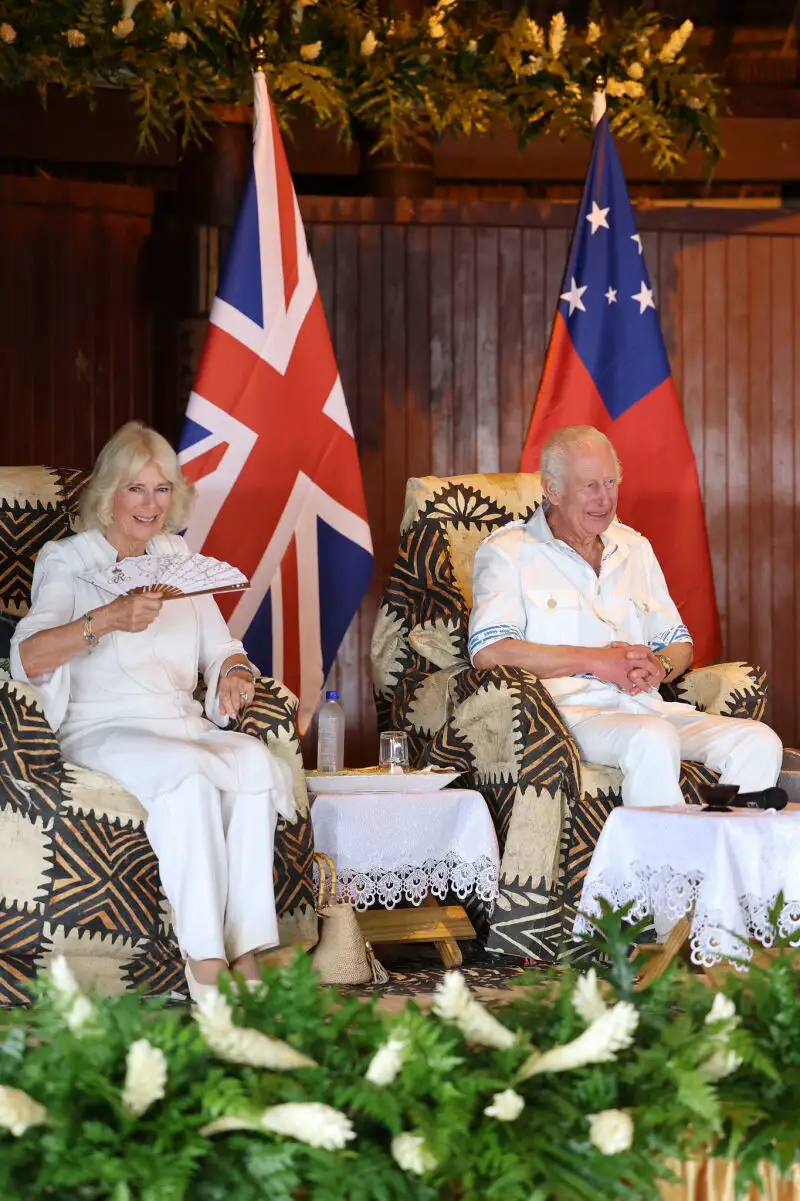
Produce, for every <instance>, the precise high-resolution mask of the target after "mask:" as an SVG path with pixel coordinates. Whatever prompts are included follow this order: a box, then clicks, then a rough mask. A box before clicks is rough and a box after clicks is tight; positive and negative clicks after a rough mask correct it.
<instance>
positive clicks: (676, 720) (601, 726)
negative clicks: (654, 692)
mask: <svg viewBox="0 0 800 1201" xmlns="http://www.w3.org/2000/svg"><path fill="white" fill-rule="evenodd" d="M626 705H627V706H629V707H630V709H631V710H634V711H632V712H628V713H626V712H624V709H625V708H626ZM665 710H666V711H665V712H662V713H659V714H658V715H656V714H654V713H642V712H641V710H637V706H636V702H635V700H633V698H630V699H629V698H628V697H625V696H622V697H620V702H619V709H617V710H615V711H604V710H600V709H597V710H594V711H592V710H590V709H588V708H584V707H580V708H578V707H576V708H575V709H573V710H572V711H570V707H569V705H564V706H563V707H561V715H562V717H563V718H564V721H565V723H566V725H567V726H568V728H569V730H570V732H571V733H572V736H573V737H574V738H575V741H576V742H577V744H578V747H579V748H580V752H581V758H582V759H584V760H585V761H586V762H588V763H603V764H605V765H607V766H608V767H618V768H619V769H620V770H621V772H622V777H623V778H622V802H623V804H624V805H638V806H642V807H645V806H652V805H679V804H681V803H682V802H683V796H682V794H681V790H680V784H679V780H680V770H681V759H691V760H694V761H695V762H697V763H703V764H705V766H706V767H709V768H711V770H712V771H715V772H719V779H720V783H721V784H738V785H739V790H740V792H756V791H758V790H759V789H762V788H769V787H771V786H772V785H773V784H775V783H776V782H777V779H778V776H779V774H780V770H781V763H782V760H783V747H782V745H781V741H780V739H779V738H778V735H777V734H776V733H775V732H774V730H771V729H770V727H769V726H767V725H764V723H763V722H760V721H751V720H750V719H749V718H739V717H715V716H711V715H709V714H706V713H699V712H698V711H697V710H696V709H693V708H691V706H689V705H677V704H673V705H670V706H669V707H668V708H667V707H666V706H665Z"/></svg>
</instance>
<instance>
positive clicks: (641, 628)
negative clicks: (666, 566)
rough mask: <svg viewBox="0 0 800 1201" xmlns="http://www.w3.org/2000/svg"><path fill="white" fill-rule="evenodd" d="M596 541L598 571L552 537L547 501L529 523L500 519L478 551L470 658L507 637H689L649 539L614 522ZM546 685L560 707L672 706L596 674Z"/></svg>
mask: <svg viewBox="0 0 800 1201" xmlns="http://www.w3.org/2000/svg"><path fill="white" fill-rule="evenodd" d="M601 539H602V542H603V555H602V561H601V565H600V573H599V575H598V574H596V573H595V571H594V569H593V568H592V567H591V566H590V564H589V563H587V562H586V560H585V559H583V558H582V557H581V556H580V555H579V554H578V553H577V551H575V550H573V549H572V547H570V546H568V545H567V543H566V542H562V541H560V540H559V539H557V538H554V537H553V533H552V531H551V529H550V526H549V525H548V524H547V518H546V515H545V506H544V505H541V506H540V507H539V508H538V509H537V510H536V512H535V513H534V515H533V517H531V519H530V520H529V521H527V522H514V523H513V524H511V525H506V526H503V528H502V529H500V530H497V531H496V532H495V533H494V534H491V535H490V536H489V537H488V538H487V539H486V540H485V541H484V542H482V543H481V545H480V546H479V547H478V551H477V553H476V555H475V568H474V576H473V608H472V613H471V615H470V621H469V653H470V657H471V658H472V659H473V660H474V657H475V655H476V654H477V652H478V651H479V650H481V649H483V647H486V646H490V645H491V644H492V643H493V642H499V641H501V640H502V639H504V638H515V639H520V640H524V641H525V642H534V643H540V644H542V645H545V646H586V647H592V646H597V647H600V646H609V645H610V644H611V643H612V642H628V643H631V644H634V645H646V646H649V647H650V649H651V650H653V651H658V650H663V649H664V648H665V647H668V646H670V644H671V643H673V642H690V641H691V635H690V634H689V631H688V629H687V628H686V626H685V625H684V624H683V621H682V620H681V616H680V613H679V612H678V609H677V606H676V605H675V603H674V601H673V600H672V598H671V596H670V595H669V590H668V589H667V584H666V580H665V579H664V574H663V572H662V570H661V568H660V566H659V564H658V560H657V559H656V556H655V554H654V552H653V548H652V546H651V545H650V543H649V542H648V540H647V539H646V538H645V537H643V536H642V535H641V534H639V533H637V531H636V530H633V529H631V528H630V526H626V525H623V524H622V522H620V521H617V520H616V519H615V520H614V521H613V522H612V523H611V525H610V526H609V527H608V529H607V530H606V532H605V534H602V535H601ZM543 683H544V684H545V685H546V687H547V689H548V691H549V692H550V693H551V694H552V695H553V697H555V698H556V699H557V700H558V703H559V706H565V705H567V706H569V707H570V708H571V707H572V706H574V705H578V706H581V707H583V706H589V707H591V708H593V709H616V708H619V707H620V703H621V702H622V707H623V708H624V710H625V711H627V712H631V710H632V709H639V710H640V711H642V712H647V711H650V712H653V711H656V712H657V711H659V710H662V709H663V708H665V707H667V704H668V703H667V702H665V701H663V700H662V699H661V697H660V696H659V693H658V690H657V689H654V690H653V691H652V692H650V693H640V694H639V695H638V696H636V697H630V696H628V695H627V694H626V693H624V692H623V691H622V689H620V688H618V687H617V686H616V685H615V684H609V683H606V682H604V681H601V680H598V679H596V678H595V677H593V676H565V677H558V678H554V679H546V680H544V681H543ZM623 698H624V700H623ZM631 702H633V705H631Z"/></svg>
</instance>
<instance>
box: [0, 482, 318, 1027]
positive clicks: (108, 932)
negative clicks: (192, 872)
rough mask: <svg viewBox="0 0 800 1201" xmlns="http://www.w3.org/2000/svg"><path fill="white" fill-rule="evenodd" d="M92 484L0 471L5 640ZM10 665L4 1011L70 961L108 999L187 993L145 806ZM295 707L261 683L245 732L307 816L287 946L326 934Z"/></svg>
mask: <svg viewBox="0 0 800 1201" xmlns="http://www.w3.org/2000/svg"><path fill="white" fill-rule="evenodd" d="M86 478H87V476H86V474H85V473H84V472H80V471H74V470H59V469H56V468H49V467H6V468H0V624H1V626H2V628H0V634H2V633H5V634H6V635H7V634H8V631H9V627H10V626H13V623H14V622H15V621H16V620H18V619H19V618H20V617H21V616H22V615H23V614H24V613H25V612H27V609H28V602H29V598H30V589H31V581H32V578H33V565H34V562H35V560H36V556H37V554H38V553H39V550H40V549H41V547H42V546H43V545H44V543H45V542H49V541H50V540H51V539H54V538H64V537H67V535H68V534H70V533H71V523H72V521H73V519H74V517H75V514H76V509H77V498H78V495H79V493H80V490H81V488H82V487H83V484H84V483H85V482H86ZM2 653H3V651H2V649H0V655H2ZM5 653H6V654H7V638H6V647H5ZM7 669H8V662H7V661H5V662H4V661H2V659H0V1004H7V1005H8V1004H18V1003H22V1002H24V1001H25V1000H26V995H25V992H24V989H25V985H26V984H27V983H28V982H29V981H31V980H32V979H33V978H34V977H35V975H36V972H37V970H38V969H40V968H41V967H43V966H45V965H46V963H47V960H48V958H49V957H50V955H52V954H54V953H58V952H63V953H64V954H66V955H67V957H68V959H69V962H70V966H71V967H72V968H73V970H74V971H75V974H76V976H77V977H78V980H79V983H81V984H82V985H84V986H87V987H88V986H90V985H93V986H96V987H97V988H98V989H99V990H100V991H103V992H119V991H123V990H125V989H126V988H143V989H144V990H145V991H146V992H148V993H159V994H162V995H163V994H169V993H170V992H171V991H172V990H173V989H175V990H178V991H183V989H184V987H185V985H184V977H183V963H182V959H181V955H180V951H179V948H178V944H177V941H176V939H175V934H174V931H173V928H172V923H171V915H170V910H169V906H168V904H167V901H166V898H165V897H164V894H163V892H162V890H161V884H160V881H159V876H158V865H157V862H156V857H155V855H154V854H153V851H152V849H151V847H150V843H149V842H148V840H147V836H146V834H145V829H144V823H145V817H146V814H145V811H144V809H143V808H142V807H141V805H140V804H139V802H138V801H137V800H136V799H135V797H133V796H131V795H130V793H128V792H126V790H125V789H124V788H122V786H121V785H119V784H117V783H116V782H115V781H114V780H112V779H110V778H109V777H108V776H104V775H102V774H101V773H100V772H95V771H88V770H86V769H85V768H81V767H76V766H74V765H71V764H70V763H68V762H65V760H64V759H63V758H62V756H61V753H60V750H59V746H58V741H57V739H56V736H55V734H54V733H53V732H52V730H51V729H50V726H49V725H48V723H47V721H46V719H45V716H44V713H43V711H42V709H41V707H40V705H39V703H38V701H37V697H36V692H35V690H34V689H33V688H31V687H30V686H29V685H27V684H20V683H18V682H17V681H14V680H12V679H10V677H9V675H8V670H7ZM296 711H297V700H296V698H295V697H294V696H293V695H292V694H291V693H290V692H289V691H288V690H287V689H285V688H284V687H283V686H282V685H281V684H279V683H278V682H277V681H275V680H270V679H266V678H262V679H260V680H258V682H257V684H256V694H255V698H254V700H253V703H252V704H251V705H250V706H248V708H247V710H246V711H245V712H244V714H243V715H242V716H241V718H240V720H239V724H238V729H240V730H242V731H243V732H244V733H246V734H251V735H252V736H253V737H256V738H263V739H264V740H265V741H266V742H267V743H268V745H269V747H270V750H272V751H273V752H274V753H275V754H277V755H279V756H280V757H281V758H282V759H284V760H285V761H286V762H287V763H288V764H289V765H290V767H291V769H292V776H293V781H294V794H295V800H296V802H297V810H298V815H297V817H296V819H295V821H294V822H293V823H292V822H285V821H283V820H282V819H281V820H279V822H278V828H277V831H276V835H275V853H274V860H273V875H274V881H275V902H276V906H277V911H278V925H279V932H280V938H281V943H282V944H290V943H293V942H306V943H308V942H313V941H315V940H316V929H317V919H316V914H315V912H314V896H313V877H312V869H313V862H312V854H313V849H314V848H313V836H312V828H311V821H310V818H309V812H308V796H307V793H306V786H305V777H304V775H303V764H302V759H301V755H300V744H299V740H298V736H297V730H296V726H295V714H296ZM265 870H269V865H268V864H267V863H265Z"/></svg>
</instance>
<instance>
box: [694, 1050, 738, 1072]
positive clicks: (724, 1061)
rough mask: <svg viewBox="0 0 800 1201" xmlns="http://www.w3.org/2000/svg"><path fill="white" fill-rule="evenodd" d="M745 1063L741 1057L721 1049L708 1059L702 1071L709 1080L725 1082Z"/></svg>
mask: <svg viewBox="0 0 800 1201" xmlns="http://www.w3.org/2000/svg"><path fill="white" fill-rule="evenodd" d="M743 1062H744V1061H743V1060H742V1057H741V1055H737V1054H736V1052H735V1051H730V1050H727V1049H726V1048H724V1047H721V1048H720V1049H719V1050H717V1051H714V1053H713V1054H712V1055H710V1056H709V1057H708V1059H707V1060H706V1061H705V1063H704V1064H703V1065H702V1067H701V1069H700V1070H701V1071H702V1073H703V1075H704V1076H705V1077H706V1079H708V1080H724V1079H725V1077H726V1076H730V1075H732V1074H733V1073H734V1072H735V1071H736V1070H737V1069H738V1068H740V1067H741V1066H742V1063H743Z"/></svg>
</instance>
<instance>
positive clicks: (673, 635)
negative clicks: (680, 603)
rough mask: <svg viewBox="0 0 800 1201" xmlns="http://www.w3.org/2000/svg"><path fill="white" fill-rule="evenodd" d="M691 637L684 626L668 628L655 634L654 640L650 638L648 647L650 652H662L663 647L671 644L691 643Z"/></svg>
mask: <svg viewBox="0 0 800 1201" xmlns="http://www.w3.org/2000/svg"><path fill="white" fill-rule="evenodd" d="M691 641H692V636H691V634H690V633H689V631H688V629H687V628H686V626H685V625H683V624H681V625H678V626H670V627H669V629H668V630H662V631H661V633H660V634H656V636H655V638H651V639H650V641H649V642H648V644H647V645H648V646H649V647H650V650H651V651H663V650H664V648H665V647H667V646H670V645H671V644H672V643H673V642H691Z"/></svg>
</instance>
